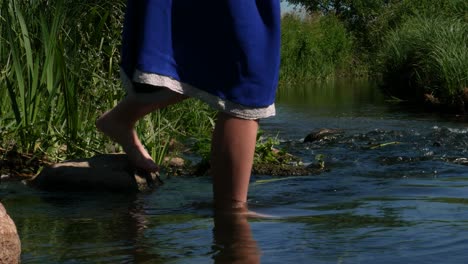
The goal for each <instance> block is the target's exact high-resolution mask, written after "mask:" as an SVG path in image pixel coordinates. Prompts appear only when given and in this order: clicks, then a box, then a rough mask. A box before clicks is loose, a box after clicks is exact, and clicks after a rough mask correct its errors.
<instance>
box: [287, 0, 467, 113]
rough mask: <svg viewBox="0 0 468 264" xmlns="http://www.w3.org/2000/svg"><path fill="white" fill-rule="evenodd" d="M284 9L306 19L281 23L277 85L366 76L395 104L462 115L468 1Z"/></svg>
mask: <svg viewBox="0 0 468 264" xmlns="http://www.w3.org/2000/svg"><path fill="white" fill-rule="evenodd" d="M288 2H289V3H291V4H294V5H297V8H298V9H301V10H306V15H305V16H299V15H286V16H285V17H284V22H285V23H284V24H283V32H284V33H283V43H285V44H286V45H284V46H283V48H284V50H283V57H282V58H283V62H284V64H283V66H284V68H283V71H282V74H283V75H282V76H283V80H288V79H291V80H296V81H297V80H298V79H314V78H323V77H324V76H325V77H327V76H328V77H335V76H337V75H338V76H339V75H368V76H372V77H377V78H379V79H380V80H381V81H382V88H383V89H384V91H385V92H386V93H387V94H388V95H389V96H393V97H394V98H395V99H399V100H409V101H417V102H424V101H426V102H427V101H429V102H430V103H431V104H432V106H440V107H442V108H444V109H449V110H454V111H457V112H464V111H466V110H468V107H466V106H465V104H468V85H467V79H468V51H467V46H466V45H467V40H468V26H467V22H468V2H467V1H463V0H393V1H392V0H289V1H288ZM291 21H294V22H291ZM291 25H293V27H291ZM313 28H315V29H314V30H310V29H313ZM291 29H292V30H293V32H294V33H293V34H291V33H290V32H289V31H290V30H291ZM338 29H339V30H338ZM294 34H296V35H294ZM305 35H307V36H305ZM290 36H294V37H293V39H292V38H291V37H290ZM323 40H324V42H325V43H326V45H321V44H320V41H323ZM290 42H295V44H294V45H292V44H290ZM338 43H341V45H340V44H338ZM318 53H319V54H318ZM317 54H318V55H317ZM330 54H331V55H330ZM322 56H330V57H328V59H327V58H325V59H324V58H322ZM337 56H339V57H338V58H337ZM306 57H307V58H306ZM304 61H305V62H304ZM310 61H315V62H310ZM321 61H325V62H326V63H323V64H322V65H321V66H320V65H314V64H317V63H319V64H320V62H321ZM304 65H305V66H304ZM309 65H314V67H311V66H309ZM312 69H315V70H312ZM317 69H318V70H317ZM304 71H305V72H304ZM323 71H326V74H323Z"/></svg>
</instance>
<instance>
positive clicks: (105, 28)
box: [0, 0, 215, 162]
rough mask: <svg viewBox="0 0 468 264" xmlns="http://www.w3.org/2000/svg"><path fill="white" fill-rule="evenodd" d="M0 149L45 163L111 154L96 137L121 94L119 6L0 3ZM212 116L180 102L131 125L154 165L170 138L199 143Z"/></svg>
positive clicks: (67, 1) (112, 147)
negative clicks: (193, 139)
mask: <svg viewBox="0 0 468 264" xmlns="http://www.w3.org/2000/svg"><path fill="white" fill-rule="evenodd" d="M0 7H1V9H0V19H1V22H2V23H0V65H1V68H0V73H1V75H0V81H1V82H0V96H1V98H0V102H1V103H2V105H1V106H0V114H1V118H0V128H1V129H0V136H1V138H0V147H3V148H7V147H10V146H11V145H12V146H14V147H16V148H17V149H18V150H19V151H22V152H32V153H37V154H38V155H46V156H48V157H49V158H51V159H53V160H61V159H66V158H73V157H83V156H90V155H93V154H95V153H102V152H114V151H118V150H119V147H117V146H116V144H114V143H112V142H111V141H110V140H109V139H107V138H105V137H104V136H103V135H101V134H100V133H98V132H97V131H96V128H95V125H94V122H95V120H96V119H97V118H98V116H99V115H100V114H101V113H102V112H104V111H106V110H108V109H110V108H112V107H113V106H115V104H116V103H117V102H118V101H119V100H120V99H122V97H123V96H124V93H123V90H122V89H121V83H120V80H119V65H118V61H119V56H120V53H119V51H120V41H121V40H120V37H121V31H122V23H123V10H124V7H125V1H123V0H119V1H85V0H79V1H72V0H56V1H53V2H50V1H45V0H37V1H25V0H8V1H7V0H3V1H1V0H0ZM214 113H215V112H214V111H213V110H210V109H209V108H208V107H207V106H206V105H204V104H202V103H200V102H198V101H187V102H183V103H181V104H178V105H176V106H173V107H170V108H169V109H167V110H163V111H161V112H156V113H154V114H152V115H150V116H148V117H147V118H145V119H144V120H142V121H141V122H140V124H139V126H138V127H137V132H138V133H139V134H140V135H141V136H142V139H143V142H144V144H145V145H146V146H147V147H148V148H149V150H150V152H151V153H152V154H153V156H154V157H155V159H156V160H157V161H158V162H161V161H162V159H163V157H164V156H165V155H166V154H167V152H168V151H169V142H170V139H173V138H177V137H188V136H189V134H190V135H195V137H203V138H205V137H207V135H208V134H209V132H210V131H211V129H212V124H213V116H214Z"/></svg>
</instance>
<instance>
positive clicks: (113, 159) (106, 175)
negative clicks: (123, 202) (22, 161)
mask: <svg viewBox="0 0 468 264" xmlns="http://www.w3.org/2000/svg"><path fill="white" fill-rule="evenodd" d="M27 184H28V185H30V186H33V187H36V188H38V189H41V190H47V191H111V192H130V193H132V192H133V193H135V192H147V191H151V190H153V189H154V188H155V187H157V186H159V185H161V184H162V181H161V180H160V179H159V174H158V173H151V174H150V173H147V172H144V171H140V170H138V169H136V168H135V167H134V166H133V165H132V164H131V162H130V161H129V160H128V157H127V155H126V154H103V155H97V156H94V157H92V158H89V159H75V160H68V161H64V162H61V163H57V164H54V165H52V166H50V167H47V168H45V169H44V170H43V171H42V172H41V173H40V174H39V175H37V176H36V177H35V178H33V179H32V180H29V181H27Z"/></svg>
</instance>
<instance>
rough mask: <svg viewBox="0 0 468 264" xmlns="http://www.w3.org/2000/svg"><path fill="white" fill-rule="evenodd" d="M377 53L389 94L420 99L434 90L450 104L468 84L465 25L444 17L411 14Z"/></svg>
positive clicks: (466, 28) (467, 30)
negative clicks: (425, 16)
mask: <svg viewBox="0 0 468 264" xmlns="http://www.w3.org/2000/svg"><path fill="white" fill-rule="evenodd" d="M385 40H386V41H385V46H384V48H383V49H382V50H381V53H380V61H381V62H380V63H381V71H382V73H383V77H384V82H385V83H386V86H387V87H388V90H389V92H390V93H391V94H392V95H395V96H398V97H400V98H404V99H415V98H419V99H422V94H423V93H429V94H433V95H434V96H436V97H437V98H439V99H442V100H443V102H444V103H447V104H451V103H453V102H454V101H455V100H456V99H457V97H458V96H459V95H460V93H461V91H462V89H463V88H466V87H468V49H467V43H468V25H467V24H466V22H465V21H462V20H460V19H456V18H447V17H432V18H424V17H414V18H411V19H408V20H407V21H406V22H405V23H403V24H402V25H401V26H400V27H399V28H397V29H396V30H394V31H391V32H390V33H389V34H388V36H387V38H386V39H385Z"/></svg>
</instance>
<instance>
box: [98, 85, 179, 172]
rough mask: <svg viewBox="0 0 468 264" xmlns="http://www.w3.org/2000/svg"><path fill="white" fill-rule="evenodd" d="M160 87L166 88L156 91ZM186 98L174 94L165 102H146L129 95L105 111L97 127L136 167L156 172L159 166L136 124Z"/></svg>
mask: <svg viewBox="0 0 468 264" xmlns="http://www.w3.org/2000/svg"><path fill="white" fill-rule="evenodd" d="M160 89H165V88H155V90H156V92H157V91H158V90H160ZM185 98H186V97H184V96H182V95H174V96H172V97H170V99H169V100H165V101H164V102H162V101H152V102H146V101H142V100H139V99H138V98H137V97H135V96H132V95H129V96H127V97H125V98H124V99H123V100H122V101H120V102H119V103H118V104H117V105H116V106H115V107H114V108H112V109H111V110H110V111H108V112H106V113H104V114H103V115H102V116H101V117H100V118H99V119H98V120H97V121H96V127H97V128H98V129H99V130H100V131H101V132H103V133H104V134H106V135H107V136H108V137H110V138H111V139H112V140H114V141H115V142H117V143H119V144H120V145H121V146H122V148H123V150H124V151H125V153H127V155H128V157H129V159H130V160H131V161H132V162H133V164H134V165H135V166H136V167H138V168H140V169H143V170H146V171H148V172H155V171H157V170H158V166H157V165H156V163H155V162H154V161H153V159H152V158H151V156H150V155H149V153H148V151H146V149H145V148H144V146H143V144H142V143H141V142H140V139H139V138H138V136H137V133H136V131H135V124H136V122H137V121H138V120H140V119H141V118H143V117H144V116H145V115H147V114H149V113H151V112H153V111H155V110H157V109H161V108H164V107H166V106H168V105H171V104H174V103H177V102H179V101H181V100H183V99H185Z"/></svg>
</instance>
